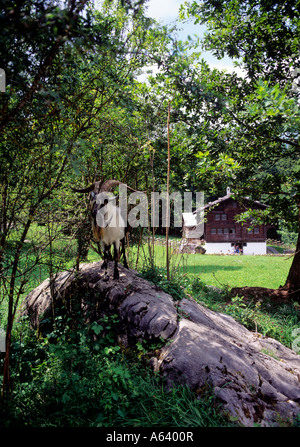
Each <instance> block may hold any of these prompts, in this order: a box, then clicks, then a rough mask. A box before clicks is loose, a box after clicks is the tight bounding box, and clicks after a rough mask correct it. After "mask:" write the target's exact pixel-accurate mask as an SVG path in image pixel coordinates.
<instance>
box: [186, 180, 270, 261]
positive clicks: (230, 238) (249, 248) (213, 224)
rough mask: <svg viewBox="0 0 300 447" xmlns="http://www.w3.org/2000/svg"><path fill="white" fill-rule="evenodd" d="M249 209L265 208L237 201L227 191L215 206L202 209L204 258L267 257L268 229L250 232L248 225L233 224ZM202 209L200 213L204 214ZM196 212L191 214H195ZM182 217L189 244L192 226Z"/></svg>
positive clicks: (258, 228)
mask: <svg viewBox="0 0 300 447" xmlns="http://www.w3.org/2000/svg"><path fill="white" fill-rule="evenodd" d="M248 208H251V209H265V208H266V205H264V204H262V203H260V202H258V201H253V200H250V199H248V198H245V199H243V200H242V201H237V200H235V199H234V198H233V196H232V193H231V192H230V189H229V188H227V194H226V195H225V196H224V197H220V198H219V199H218V200H215V201H214V202H210V203H208V204H207V205H205V206H204V208H203V209H204V213H205V223H204V235H203V238H204V242H205V244H204V248H205V250H206V253H207V254H233V253H243V254H245V255H264V254H266V253H267V244H266V239H267V231H268V229H269V228H270V226H268V225H256V226H254V227H253V228H252V227H251V228H249V225H247V224H245V223H244V224H243V225H242V224H241V223H239V222H236V220H235V216H236V215H237V214H241V213H243V212H245V211H246V210H247V209H248ZM203 209H201V210H203ZM197 211H199V210H196V211H195V212H194V213H191V214H195V213H197ZM188 217H189V219H187V218H185V216H183V236H184V237H185V238H186V240H187V241H188V242H187V244H189V242H191V243H192V244H195V241H194V240H193V241H192V240H189V233H190V231H189V230H190V229H191V227H190V226H189V222H192V219H191V216H188Z"/></svg>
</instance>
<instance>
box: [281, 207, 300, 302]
mask: <svg viewBox="0 0 300 447" xmlns="http://www.w3.org/2000/svg"><path fill="white" fill-rule="evenodd" d="M298 210H299V214H298V216H299V217H298V224H299V234H298V240H297V245H296V252H295V255H294V259H293V262H292V265H291V268H290V271H289V274H288V277H287V280H286V283H285V285H284V287H283V288H284V289H285V290H288V291H289V296H290V297H291V298H293V299H295V300H297V301H299V300H300V200H299V201H298Z"/></svg>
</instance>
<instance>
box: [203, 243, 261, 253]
mask: <svg viewBox="0 0 300 447" xmlns="http://www.w3.org/2000/svg"><path fill="white" fill-rule="evenodd" d="M246 244H247V245H244V247H243V254H244V255H265V254H267V244H266V242H246ZM204 248H205V250H206V253H207V254H221V253H223V254H225V255H226V254H233V248H234V247H232V246H231V242H206V243H205V245H204Z"/></svg>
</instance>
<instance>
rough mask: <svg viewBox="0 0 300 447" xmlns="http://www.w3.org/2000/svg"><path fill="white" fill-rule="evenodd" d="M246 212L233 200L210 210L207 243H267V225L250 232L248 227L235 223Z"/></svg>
mask: <svg viewBox="0 0 300 447" xmlns="http://www.w3.org/2000/svg"><path fill="white" fill-rule="evenodd" d="M253 208H256V207H255V206H253ZM245 210H246V208H245V207H244V206H241V205H240V204H239V203H237V202H235V201H234V200H233V199H231V198H229V199H227V200H226V201H224V202H220V203H219V204H218V206H215V207H214V208H213V209H211V210H209V211H208V212H207V214H206V220H207V221H206V223H205V231H204V233H205V240H206V242H214V243H217V242H220V243H221V242H224V243H225V242H228V243H232V242H241V243H247V242H251V241H252V242H255V243H259V242H265V240H266V233H267V227H266V226H265V225H257V226H256V227H255V228H254V229H251V231H249V228H248V225H246V224H244V225H241V224H240V223H238V222H236V221H235V219H234V218H235V216H236V215H237V214H240V213H242V212H243V211H245Z"/></svg>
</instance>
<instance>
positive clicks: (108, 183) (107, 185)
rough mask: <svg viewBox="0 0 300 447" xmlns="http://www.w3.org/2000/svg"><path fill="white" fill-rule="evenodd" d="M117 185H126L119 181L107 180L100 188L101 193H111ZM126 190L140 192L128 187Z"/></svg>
mask: <svg viewBox="0 0 300 447" xmlns="http://www.w3.org/2000/svg"><path fill="white" fill-rule="evenodd" d="M117 185H126V183H124V182H119V180H106V181H105V182H104V183H103V184H102V185H101V188H100V191H107V192H108V191H111V190H112V188H114V187H115V186H117ZM126 188H128V189H130V191H135V192H140V191H137V190H136V189H133V188H130V186H128V185H126Z"/></svg>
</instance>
